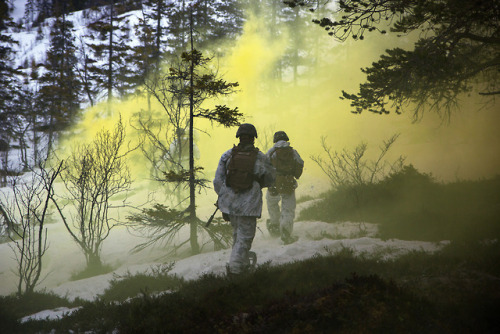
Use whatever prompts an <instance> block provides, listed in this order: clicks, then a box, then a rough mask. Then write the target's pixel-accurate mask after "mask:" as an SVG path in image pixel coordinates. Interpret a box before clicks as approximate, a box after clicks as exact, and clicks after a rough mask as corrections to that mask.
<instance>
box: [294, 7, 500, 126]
mask: <svg viewBox="0 0 500 334" xmlns="http://www.w3.org/2000/svg"><path fill="white" fill-rule="evenodd" d="M287 3H288V4H289V5H291V6H296V5H307V4H305V3H304V1H287ZM314 22H315V23H317V24H318V25H320V26H321V27H323V28H324V29H326V30H327V31H328V34H329V35H330V36H332V37H333V38H335V39H336V40H338V41H345V40H346V39H348V38H353V39H355V40H363V39H364V38H365V36H366V35H368V34H369V33H371V32H379V33H382V34H385V33H386V32H387V31H386V30H385V29H388V30H389V32H392V33H395V34H397V35H398V36H403V35H407V34H409V33H411V32H418V34H419V35H418V36H419V37H418V40H417V41H416V43H415V45H414V48H413V50H404V49H402V48H393V49H390V50H386V53H385V54H382V55H381V57H380V59H379V60H378V61H376V62H374V63H373V64H372V66H371V67H367V68H363V69H362V71H363V72H364V73H366V75H367V80H366V82H365V83H361V84H360V89H359V92H358V93H355V94H351V93H348V92H345V91H343V92H342V97H341V98H344V99H347V100H350V101H351V107H352V111H353V112H354V113H361V112H363V111H365V110H368V111H371V112H375V113H380V114H388V113H390V112H396V113H401V112H403V111H405V110H407V109H410V110H412V111H413V113H414V116H415V118H419V117H421V116H422V115H423V113H424V111H426V110H429V111H433V112H437V113H438V114H440V115H441V116H443V117H449V116H450V115H451V113H452V111H453V110H454V108H455V107H456V106H457V102H458V98H459V97H460V96H461V95H462V94H464V93H466V94H469V93H470V94H471V95H480V96H482V97H485V98H488V97H489V98H492V97H495V96H496V95H500V82H499V79H500V48H499V45H500V37H499V36H500V0H371V1H367V0H339V2H338V7H337V9H336V10H335V13H334V16H333V17H332V18H322V19H320V20H315V21H314Z"/></svg>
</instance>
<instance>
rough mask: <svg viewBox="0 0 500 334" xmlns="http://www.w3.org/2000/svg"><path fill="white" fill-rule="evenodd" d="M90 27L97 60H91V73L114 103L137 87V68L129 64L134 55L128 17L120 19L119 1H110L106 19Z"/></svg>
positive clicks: (91, 43) (92, 46)
mask: <svg viewBox="0 0 500 334" xmlns="http://www.w3.org/2000/svg"><path fill="white" fill-rule="evenodd" d="M89 28H90V29H91V31H92V34H91V36H90V37H92V38H93V39H94V40H93V41H92V42H90V43H89V47H90V48H91V49H92V50H93V53H94V57H93V58H89V64H90V65H89V70H90V72H91V73H92V75H93V76H94V77H95V78H96V81H97V85H98V87H100V89H101V90H103V91H104V95H105V96H106V97H107V101H108V103H111V102H112V100H113V96H114V94H115V92H117V93H118V94H119V95H120V96H125V95H127V94H129V93H131V92H132V90H133V88H134V75H133V71H134V69H133V68H132V67H131V66H130V65H128V64H127V59H128V55H129V54H130V52H131V51H130V47H129V46H128V44H129V43H128V41H129V36H128V35H129V30H130V27H128V26H127V20H126V17H124V16H118V13H117V10H116V6H115V0H109V1H108V5H107V6H106V9H105V11H104V15H103V17H102V18H101V19H100V20H98V21H96V22H94V23H92V24H91V25H90V26H89ZM96 59H100V60H101V61H100V62H97V60H96ZM102 62H105V64H102Z"/></svg>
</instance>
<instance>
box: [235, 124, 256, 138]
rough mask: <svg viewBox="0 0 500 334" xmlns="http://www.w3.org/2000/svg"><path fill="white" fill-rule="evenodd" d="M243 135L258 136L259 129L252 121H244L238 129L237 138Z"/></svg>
mask: <svg viewBox="0 0 500 334" xmlns="http://www.w3.org/2000/svg"><path fill="white" fill-rule="evenodd" d="M241 135H249V136H252V137H255V138H257V129H255V126H253V125H252V124H250V123H243V124H241V125H240V127H239V128H238V131H236V138H239V137H240V136H241Z"/></svg>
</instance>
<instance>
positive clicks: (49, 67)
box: [39, 15, 81, 153]
mask: <svg viewBox="0 0 500 334" xmlns="http://www.w3.org/2000/svg"><path fill="white" fill-rule="evenodd" d="M72 29H73V23H72V22H71V21H67V20H66V18H65V15H62V16H61V17H58V18H57V19H56V20H55V22H54V25H53V26H52V29H51V33H50V37H51V43H50V49H49V50H48V52H47V61H46V62H45V64H44V66H45V69H46V72H45V74H44V75H43V76H42V77H41V78H40V83H41V88H40V91H39V99H40V102H41V105H42V106H44V107H45V116H46V121H45V129H46V132H47V133H48V136H49V139H48V143H49V147H48V153H50V149H51V146H50V145H52V143H53V141H54V137H55V136H56V135H57V131H60V130H64V129H66V128H67V126H69V125H70V124H71V122H73V121H75V117H76V115H77V113H78V111H79V106H80V98H79V95H80V91H81V82H80V80H79V79H78V77H77V73H76V64H77V58H76V56H75V51H76V48H75V46H74V37H73V34H72Z"/></svg>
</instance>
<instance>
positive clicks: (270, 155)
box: [266, 140, 304, 188]
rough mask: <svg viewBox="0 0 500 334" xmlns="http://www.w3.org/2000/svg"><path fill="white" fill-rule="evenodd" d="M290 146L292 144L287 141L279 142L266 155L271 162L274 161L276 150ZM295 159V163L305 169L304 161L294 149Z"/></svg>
mask: <svg viewBox="0 0 500 334" xmlns="http://www.w3.org/2000/svg"><path fill="white" fill-rule="evenodd" d="M288 146H290V142H288V141H286V140H278V141H277V142H276V143H275V144H274V145H273V147H271V148H270V149H269V151H267V153H266V155H267V157H268V158H269V159H270V161H271V160H272V159H273V155H274V152H276V149H278V148H280V147H288ZM293 159H294V160H295V162H296V163H297V164H298V165H299V166H301V169H302V168H304V160H302V158H301V157H300V155H299V153H298V152H297V151H296V150H295V149H293ZM295 188H297V181H295Z"/></svg>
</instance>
